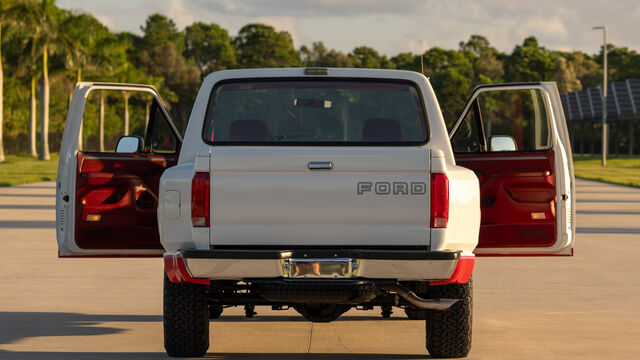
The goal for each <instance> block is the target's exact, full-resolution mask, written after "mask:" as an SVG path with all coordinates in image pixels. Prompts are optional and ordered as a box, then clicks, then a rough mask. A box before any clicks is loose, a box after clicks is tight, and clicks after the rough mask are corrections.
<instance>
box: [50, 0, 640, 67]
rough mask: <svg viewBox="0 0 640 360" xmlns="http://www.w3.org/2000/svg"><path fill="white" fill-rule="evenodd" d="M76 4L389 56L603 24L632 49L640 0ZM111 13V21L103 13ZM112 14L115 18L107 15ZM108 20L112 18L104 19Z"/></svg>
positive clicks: (584, 45) (140, 0) (564, 40)
mask: <svg viewBox="0 0 640 360" xmlns="http://www.w3.org/2000/svg"><path fill="white" fill-rule="evenodd" d="M57 4H58V5H59V6H61V7H65V8H80V9H81V10H85V11H89V12H91V13H93V14H100V15H99V16H100V19H101V21H103V22H104V23H105V24H107V26H114V25H115V30H116V31H134V32H136V33H139V28H140V25H142V24H143V23H144V21H145V19H146V18H147V17H148V16H149V15H150V14H152V13H154V12H162V13H164V14H165V15H167V16H169V17H171V18H172V19H173V20H174V21H175V22H176V24H177V25H178V26H179V27H180V28H183V27H184V26H187V25H190V24H191V23H192V22H193V21H203V22H205V23H217V24H219V25H220V26H222V27H223V28H225V29H227V30H228V31H229V34H230V35H232V36H233V35H235V34H237V32H238V30H239V29H240V28H241V27H242V26H244V25H246V24H248V23H252V22H258V21H263V22H265V23H268V24H270V25H273V26H274V27H275V28H277V29H278V30H286V31H288V32H290V33H291V34H292V37H293V38H294V41H295V45H296V47H299V46H301V45H303V44H306V45H309V44H311V42H313V41H323V42H324V43H325V45H326V46H327V47H329V48H335V49H337V50H340V51H343V52H349V51H351V50H353V48H354V47H356V46H360V45H367V46H371V47H373V48H375V49H376V50H378V51H379V52H381V53H383V54H386V55H389V56H393V55H396V54H397V53H399V52H406V51H412V52H414V53H415V52H417V51H418V48H419V43H420V40H422V41H423V43H424V47H425V49H428V48H430V47H432V46H440V47H444V48H448V49H457V47H458V43H459V42H460V41H466V40H467V39H468V38H469V36H470V35H472V34H481V35H484V36H486V37H487V38H488V39H489V41H490V42H491V44H492V45H493V46H495V47H496V48H498V49H499V50H501V51H505V52H511V50H512V49H513V47H514V46H515V45H517V44H521V43H522V41H523V39H524V38H525V37H526V36H536V37H537V38H538V40H539V42H540V44H541V45H543V46H545V47H547V48H548V49H578V50H582V51H585V52H587V53H590V54H592V53H596V52H598V51H599V49H600V45H601V41H602V34H601V32H596V31H592V30H591V27H592V26H594V25H603V24H604V25H607V26H608V33H607V36H608V38H609V40H610V41H611V42H612V43H613V44H615V45H617V46H628V47H630V48H632V49H636V50H637V49H639V48H640V45H639V42H638V40H637V31H635V29H637V28H638V24H640V1H638V0H616V1H608V2H604V1H601V0H562V1H560V0H536V1H530V0H510V1H504V0H481V1H477V0H446V1H445V0H391V1H389V0H349V1H343V0H244V1H240V0H189V1H184V0H136V1H131V0H110V1H104V0H83V1H81V2H80V1H77V0H58V2H57ZM109 18H111V20H109ZM113 19H115V21H114V20H113ZM111 24H113V25H111Z"/></svg>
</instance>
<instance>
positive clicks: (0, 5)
mask: <svg viewBox="0 0 640 360" xmlns="http://www.w3.org/2000/svg"><path fill="white" fill-rule="evenodd" d="M12 11H13V2H12V1H6V0H0V163H1V162H4V142H3V140H2V139H3V136H2V128H3V126H4V125H3V113H4V109H3V104H4V101H3V100H4V94H3V88H4V72H3V67H2V26H3V25H5V23H6V22H7V20H8V19H7V18H8V17H9V16H10V15H11V12H12Z"/></svg>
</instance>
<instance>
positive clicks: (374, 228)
mask: <svg viewBox="0 0 640 360" xmlns="http://www.w3.org/2000/svg"><path fill="white" fill-rule="evenodd" d="M100 91H118V92H123V93H124V92H127V93H133V92H141V93H144V94H145V96H148V97H149V98H151V97H153V103H152V105H151V109H150V115H149V116H148V123H147V124H146V125H145V127H144V133H143V134H142V135H141V136H122V137H120V139H119V140H118V142H117V146H116V147H115V149H114V151H104V149H102V144H101V148H100V150H83V148H82V147H81V145H80V144H79V140H78V139H79V137H80V134H81V129H82V123H83V117H84V115H83V114H85V106H86V104H89V102H88V101H87V98H88V96H89V94H90V93H91V92H100ZM100 126H102V125H100ZM101 131H102V128H101ZM125 135H126V131H125ZM574 219H575V197H574V178H573V165H572V154H571V148H570V146H569V137H568V133H567V127H566V123H565V119H564V114H563V111H562V105H561V102H560V97H559V94H558V90H557V88H556V86H555V84H554V83H546V82H539V83H518V84H502V85H486V86H480V87H478V88H477V89H476V90H475V91H474V93H473V94H472V96H471V98H470V100H469V102H468V104H467V106H466V107H465V108H464V109H462V113H461V115H460V117H459V119H458V120H457V122H456V123H455V125H454V126H453V127H452V128H451V130H450V131H448V130H447V128H446V126H445V121H444V119H443V117H442V114H441V111H440V107H439V105H438V101H437V100H436V96H435V94H434V91H433V89H432V88H431V85H430V84H429V81H428V79H427V78H426V77H424V76H423V75H421V74H418V73H415V72H407V71H393V70H371V69H338V68H335V69H334V68H329V69H327V68H292V69H255V70H229V71H219V72H215V73H213V74H210V75H209V76H207V77H206V79H205V80H204V83H203V85H202V88H201V89H200V92H199V94H198V96H197V99H196V100H195V104H194V106H193V110H192V112H191V116H190V118H189V122H188V126H187V128H186V131H185V134H184V136H181V134H180V132H179V131H178V130H177V128H176V127H175V126H174V125H173V123H172V121H171V119H170V117H169V113H168V112H167V110H166V109H165V108H164V106H163V102H162V101H161V99H160V97H159V95H158V93H157V91H156V90H155V89H154V88H153V87H151V86H146V85H132V84H110V83H79V84H78V85H77V86H76V89H75V92H74V95H73V100H72V102H71V105H70V110H69V113H68V116H67V120H66V126H65V130H64V136H63V140H62V147H61V150H60V162H59V166H58V179H57V194H56V227H57V240H58V246H59V256H60V257H77V256H80V257H83V256H88V257H121V256H123V257H124V256H127V257H128V256H132V257H136V256H164V264H165V282H164V335H165V338H164V342H165V348H166V350H167V353H168V354H169V355H170V356H202V355H204V354H205V353H206V352H207V350H208V348H209V320H210V319H211V318H217V317H219V316H220V315H221V313H222V311H223V309H224V308H225V307H229V306H238V305H240V306H244V307H245V311H246V315H247V316H248V317H251V316H253V315H254V314H255V311H254V309H255V306H262V305H268V306H271V307H272V308H273V309H287V308H289V307H293V308H294V309H296V310H297V311H298V312H300V313H301V314H302V315H303V316H304V317H306V318H307V319H308V320H310V321H317V322H326V321H332V320H334V319H336V318H338V317H339V316H340V315H341V314H343V313H344V312H346V311H347V310H349V309H360V310H371V309H373V308H374V307H379V308H381V309H382V315H383V317H388V316H389V314H390V313H391V308H392V307H393V306H395V307H400V308H403V309H404V310H405V312H406V314H407V315H408V317H409V318H411V319H423V320H426V348H427V350H428V351H429V353H430V354H431V356H433V357H463V356H466V355H467V354H468V352H469V350H470V348H471V318H472V286H471V274H472V271H473V265H474V260H475V257H476V256H529V255H530V256H539V255H569V256H570V255H572V254H573V244H574V236H575V225H574V224H575V220H574Z"/></svg>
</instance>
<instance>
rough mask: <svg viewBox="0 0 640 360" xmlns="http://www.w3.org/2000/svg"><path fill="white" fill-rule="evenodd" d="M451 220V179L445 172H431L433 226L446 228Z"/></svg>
mask: <svg viewBox="0 0 640 360" xmlns="http://www.w3.org/2000/svg"><path fill="white" fill-rule="evenodd" d="M448 222H449V179H447V175H446V174H444V173H437V174H431V227H432V228H446V227H447V223H448Z"/></svg>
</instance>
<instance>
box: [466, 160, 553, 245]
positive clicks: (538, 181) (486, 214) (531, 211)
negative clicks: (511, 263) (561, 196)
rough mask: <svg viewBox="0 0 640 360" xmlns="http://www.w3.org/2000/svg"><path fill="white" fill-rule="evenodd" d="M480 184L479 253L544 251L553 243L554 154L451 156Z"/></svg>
mask: <svg viewBox="0 0 640 360" xmlns="http://www.w3.org/2000/svg"><path fill="white" fill-rule="evenodd" d="M456 162H457V164H458V165H461V166H464V167H466V168H468V169H471V170H473V171H474V172H475V173H476V175H477V176H478V179H479V181H480V201H481V213H482V217H481V219H482V220H481V226H480V235H479V242H478V248H520V247H526V248H531V247H549V246H552V245H553V244H554V243H555V241H556V212H555V209H556V203H555V202H556V195H555V194H556V185H555V174H554V169H553V167H554V165H553V164H554V153H553V151H546V152H518V153H504V152H501V153H483V154H482V157H479V156H478V154H456Z"/></svg>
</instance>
